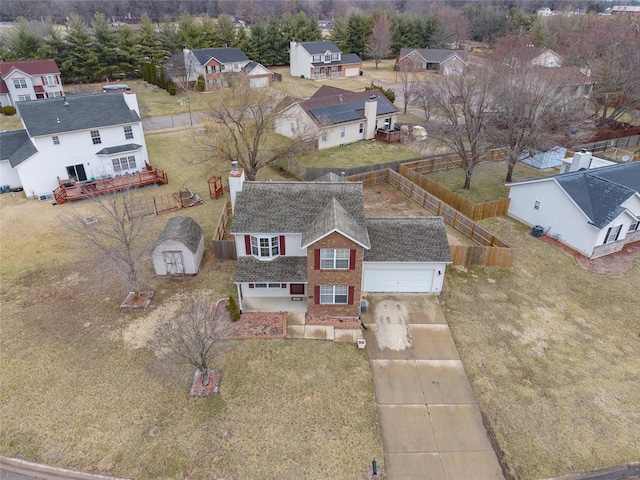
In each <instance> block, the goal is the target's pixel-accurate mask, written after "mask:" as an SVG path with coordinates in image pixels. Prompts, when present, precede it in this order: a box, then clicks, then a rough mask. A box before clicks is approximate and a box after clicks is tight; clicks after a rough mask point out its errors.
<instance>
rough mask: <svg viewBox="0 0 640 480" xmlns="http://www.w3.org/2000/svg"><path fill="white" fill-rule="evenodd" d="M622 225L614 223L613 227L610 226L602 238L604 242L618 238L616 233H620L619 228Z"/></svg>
mask: <svg viewBox="0 0 640 480" xmlns="http://www.w3.org/2000/svg"><path fill="white" fill-rule="evenodd" d="M621 228H622V225H616V226H615V227H611V228H610V229H609V231H608V232H607V236H606V237H605V239H604V243H609V242H615V241H616V240H618V235H620V229H621Z"/></svg>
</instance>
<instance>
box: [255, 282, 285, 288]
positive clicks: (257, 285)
mask: <svg viewBox="0 0 640 480" xmlns="http://www.w3.org/2000/svg"><path fill="white" fill-rule="evenodd" d="M253 287H254V288H282V284H280V283H254V284H253Z"/></svg>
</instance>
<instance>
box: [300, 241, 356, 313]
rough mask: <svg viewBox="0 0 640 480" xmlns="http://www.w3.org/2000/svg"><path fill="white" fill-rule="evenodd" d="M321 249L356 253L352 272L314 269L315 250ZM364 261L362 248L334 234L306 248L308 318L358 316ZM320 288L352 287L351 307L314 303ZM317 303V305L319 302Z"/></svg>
mask: <svg viewBox="0 0 640 480" xmlns="http://www.w3.org/2000/svg"><path fill="white" fill-rule="evenodd" d="M323 248H346V249H349V250H355V262H354V265H355V268H354V269H353V270H351V269H349V270H333V269H331V270H321V269H316V268H315V266H316V250H318V249H323ZM363 258H364V248H363V247H362V246H360V245H358V244H357V243H354V242H353V241H351V240H349V239H348V238H346V237H344V236H343V235H341V234H339V233H335V232H334V233H331V234H330V235H328V236H326V237H324V238H323V239H321V240H319V241H318V242H316V243H314V244H312V245H309V247H308V248H307V280H308V282H309V283H308V300H307V302H308V310H307V314H308V315H314V316H328V317H358V316H359V315H360V296H361V294H362V291H361V289H362V260H363ZM350 267H351V265H350ZM320 285H346V286H348V287H353V303H352V304H351V305H322V304H320V303H317V304H316V298H315V295H316V290H317V289H316V286H320ZM317 300H318V302H319V299H317Z"/></svg>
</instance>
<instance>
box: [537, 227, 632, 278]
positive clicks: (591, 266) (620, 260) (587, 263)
mask: <svg viewBox="0 0 640 480" xmlns="http://www.w3.org/2000/svg"><path fill="white" fill-rule="evenodd" d="M540 240H542V241H543V242H546V243H548V244H550V245H553V246H554V247H558V248H560V249H561V250H563V251H564V252H566V253H568V254H569V255H571V256H572V257H573V259H574V260H575V262H576V263H577V264H578V265H579V266H580V267H582V268H583V269H585V270H586V271H588V272H591V273H596V274H598V275H609V276H612V277H621V276H623V275H625V274H626V273H627V272H629V270H631V269H632V268H633V265H634V262H635V261H636V260H637V259H639V258H640V242H633V243H628V244H626V245H625V246H624V248H623V249H622V250H620V251H619V252H616V253H612V254H610V255H605V256H604V257H599V258H594V259H589V258H587V257H585V256H584V255H583V254H581V253H580V252H578V251H577V250H574V249H572V248H571V247H568V246H567V245H565V244H563V243H560V242H559V241H557V240H555V239H554V238H551V237H550V236H548V235H543V236H542V237H540Z"/></svg>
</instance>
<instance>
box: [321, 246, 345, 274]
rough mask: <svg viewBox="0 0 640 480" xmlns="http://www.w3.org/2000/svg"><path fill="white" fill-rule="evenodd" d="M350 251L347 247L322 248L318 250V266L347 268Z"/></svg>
mask: <svg viewBox="0 0 640 480" xmlns="http://www.w3.org/2000/svg"><path fill="white" fill-rule="evenodd" d="M350 253H351V252H350V251H349V249H347V248H322V249H321V250H320V268H322V269H331V270H349V255H350Z"/></svg>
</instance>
